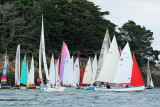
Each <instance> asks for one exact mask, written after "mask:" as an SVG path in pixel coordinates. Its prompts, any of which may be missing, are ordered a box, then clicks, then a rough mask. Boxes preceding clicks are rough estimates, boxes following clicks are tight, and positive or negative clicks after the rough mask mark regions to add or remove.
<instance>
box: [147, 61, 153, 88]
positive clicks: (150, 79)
mask: <svg viewBox="0 0 160 107" xmlns="http://www.w3.org/2000/svg"><path fill="white" fill-rule="evenodd" d="M147 87H149V88H154V84H153V81H152V76H151V71H150V66H149V60H148V64H147Z"/></svg>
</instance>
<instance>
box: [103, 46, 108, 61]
mask: <svg viewBox="0 0 160 107" xmlns="http://www.w3.org/2000/svg"><path fill="white" fill-rule="evenodd" d="M106 56H107V48H106V47H105V48H104V53H103V63H104V61H105V60H106Z"/></svg>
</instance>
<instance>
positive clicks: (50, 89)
mask: <svg viewBox="0 0 160 107" xmlns="http://www.w3.org/2000/svg"><path fill="white" fill-rule="evenodd" d="M42 91H44V92H54V91H57V92H62V91H64V87H54V88H42Z"/></svg>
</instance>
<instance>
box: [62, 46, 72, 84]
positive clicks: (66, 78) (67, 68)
mask: <svg viewBox="0 0 160 107" xmlns="http://www.w3.org/2000/svg"><path fill="white" fill-rule="evenodd" d="M66 51H67V57H66V60H65V66H64V74H63V85H69V77H70V74H69V71H70V53H69V50H68V48H67V46H66Z"/></svg>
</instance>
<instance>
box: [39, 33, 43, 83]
mask: <svg viewBox="0 0 160 107" xmlns="http://www.w3.org/2000/svg"><path fill="white" fill-rule="evenodd" d="M41 65H42V33H41V38H40V46H39V78H40V79H41V82H42V83H43V77H42V66H41Z"/></svg>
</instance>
